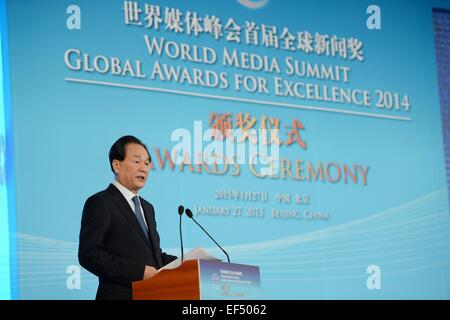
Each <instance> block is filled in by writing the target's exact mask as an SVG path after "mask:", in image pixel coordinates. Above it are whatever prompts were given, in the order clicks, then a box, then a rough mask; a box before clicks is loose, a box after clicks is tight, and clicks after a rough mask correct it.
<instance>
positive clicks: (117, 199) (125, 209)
mask: <svg viewBox="0 0 450 320" xmlns="http://www.w3.org/2000/svg"><path fill="white" fill-rule="evenodd" d="M107 190H108V192H110V193H111V195H112V196H113V197H112V198H113V201H114V203H115V204H116V205H117V206H118V207H119V209H120V212H121V213H122V214H123V215H124V216H125V218H126V219H127V220H128V222H129V223H130V224H131V225H132V226H133V227H134V228H135V229H136V232H138V233H139V234H140V235H141V237H142V239H143V240H144V241H145V243H146V244H147V245H148V246H149V247H150V243H149V242H148V238H147V237H146V236H145V234H144V231H142V228H141V226H140V225H139V222H138V221H137V218H136V215H135V213H134V212H133V210H132V209H131V207H130V205H129V204H128V202H127V200H126V199H125V197H124V196H123V195H122V193H120V191H119V190H118V189H117V188H116V187H115V186H114V185H113V184H110V185H109V187H108V189H107Z"/></svg>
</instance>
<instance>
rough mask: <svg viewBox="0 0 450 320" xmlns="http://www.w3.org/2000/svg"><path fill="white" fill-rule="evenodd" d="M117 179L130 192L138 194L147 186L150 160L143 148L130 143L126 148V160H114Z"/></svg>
mask: <svg viewBox="0 0 450 320" xmlns="http://www.w3.org/2000/svg"><path fill="white" fill-rule="evenodd" d="M113 168H114V171H115V172H116V179H117V181H119V182H120V183H121V184H122V185H123V186H124V187H125V188H127V189H128V190H130V191H132V192H134V193H137V192H138V191H139V189H142V188H143V187H144V186H145V182H146V181H147V177H148V172H149V170H150V158H149V156H148V153H147V151H146V150H145V148H144V147H143V146H141V145H140V144H137V143H129V144H127V145H126V146H125V159H123V161H119V160H113Z"/></svg>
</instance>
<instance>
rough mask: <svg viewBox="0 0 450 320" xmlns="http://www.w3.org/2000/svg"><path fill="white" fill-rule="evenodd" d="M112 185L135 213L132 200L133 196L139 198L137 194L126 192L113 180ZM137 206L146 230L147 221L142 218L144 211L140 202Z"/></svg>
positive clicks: (126, 190) (125, 189)
mask: <svg viewBox="0 0 450 320" xmlns="http://www.w3.org/2000/svg"><path fill="white" fill-rule="evenodd" d="M112 184H113V185H115V186H116V187H117V189H119V191H120V193H121V194H122V195H123V196H124V198H125V200H127V202H128V204H129V205H130V207H131V210H133V212H134V213H136V211H135V207H134V202H133V200H132V199H133V198H134V197H135V196H138V197H139V194H134V193H133V192H132V191H130V190H128V189H127V188H125V187H124V186H123V185H122V184H121V183H120V182H119V181H117V180H114V182H113V183H112ZM139 206H140V207H141V213H142V219H143V220H144V223H145V226H146V227H147V230H148V225H147V221H145V217H144V210H143V208H142V204H141V201H140V200H139Z"/></svg>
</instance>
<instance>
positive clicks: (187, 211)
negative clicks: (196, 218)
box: [186, 208, 193, 218]
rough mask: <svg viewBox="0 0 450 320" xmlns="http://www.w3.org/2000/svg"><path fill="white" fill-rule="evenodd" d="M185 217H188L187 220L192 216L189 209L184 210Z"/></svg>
mask: <svg viewBox="0 0 450 320" xmlns="http://www.w3.org/2000/svg"><path fill="white" fill-rule="evenodd" d="M186 215H187V216H188V217H189V218H192V216H193V214H192V211H191V209H189V208H188V209H186Z"/></svg>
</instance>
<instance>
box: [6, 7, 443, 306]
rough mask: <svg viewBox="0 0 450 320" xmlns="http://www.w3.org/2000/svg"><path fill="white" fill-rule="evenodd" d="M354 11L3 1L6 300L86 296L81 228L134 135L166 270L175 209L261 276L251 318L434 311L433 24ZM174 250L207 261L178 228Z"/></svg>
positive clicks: (439, 148) (384, 12)
mask: <svg viewBox="0 0 450 320" xmlns="http://www.w3.org/2000/svg"><path fill="white" fill-rule="evenodd" d="M372 4H373V3H371V2H369V1H359V0H354V1H309V0H303V1H287V0H286V1H275V0H260V1H256V0H253V1H250V0H239V1H206V0H197V1H180V0H173V1H159V0H152V1H118V0H114V1H112V0H107V1H106V0H95V1H92V0H91V1H88V0H79V1H67V0H60V1H51V0H40V1H31V0H21V1H8V8H7V9H8V11H7V13H8V29H9V30H8V36H9V63H10V69H11V72H10V82H11V108H12V123H13V131H12V136H13V139H14V140H13V141H14V154H13V157H14V168H15V176H14V178H15V210H14V212H12V211H11V212H10V218H13V219H14V221H15V223H16V230H13V231H12V232H14V239H15V243H16V245H15V246H14V247H13V248H12V251H11V260H12V261H13V262H16V263H17V268H18V273H17V276H16V277H14V278H13V279H12V280H11V281H12V282H11V286H12V288H13V290H15V292H17V297H18V298H21V299H91V298H93V297H94V296H95V290H96V287H97V279H96V278H95V277H94V276H93V275H91V274H90V273H88V272H87V271H86V270H84V269H83V268H81V267H80V266H79V264H78V259H77V250H78V235H79V228H80V221H81V212H82V208H83V204H84V201H85V200H86V199H87V197H89V196H90V195H91V194H93V193H95V192H98V191H100V190H102V189H104V188H106V187H107V186H108V184H109V183H110V182H112V180H113V175H112V172H111V170H110V168H109V163H108V151H109V148H110V146H111V145H112V143H113V142H114V141H115V140H116V139H117V138H119V137H120V136H122V135H126V134H132V135H135V136H137V137H139V138H140V139H141V140H142V141H144V142H145V143H146V144H147V146H148V148H149V151H150V154H151V157H152V159H153V162H152V169H151V172H150V175H149V180H148V183H147V186H146V187H145V188H144V189H143V190H142V191H141V195H142V196H143V197H144V198H146V199H148V200H149V201H150V202H152V203H153V205H154V207H155V210H156V220H157V223H158V231H159V234H160V236H161V244H162V247H163V249H164V250H165V251H166V252H169V253H172V254H176V255H180V251H179V246H180V244H179V243H180V240H179V234H178V219H179V216H178V213H177V207H178V205H184V206H185V207H188V208H190V209H191V210H192V212H193V214H194V216H195V218H196V219H197V221H198V222H199V223H201V224H202V225H203V226H204V227H205V228H206V229H207V230H208V231H209V232H210V233H211V234H212V235H213V236H214V237H215V238H216V239H217V241H218V242H219V243H220V244H221V245H223V246H224V248H225V250H226V251H227V252H228V254H229V255H230V258H231V261H232V262H235V263H240V264H249V265H256V266H259V268H260V274H261V294H260V296H261V297H262V298H265V299H448V298H450V272H449V265H450V220H449V209H448V191H447V182H446V181H447V179H446V168H445V156H444V141H443V130H442V124H441V105H440V100H439V86H438V76H437V75H438V65H437V63H436V49H435V48H436V46H439V44H436V46H435V37H434V34H435V33H434V22H433V8H442V9H448V8H449V7H450V6H449V4H448V2H445V1H409V0H408V1H406V0H404V1H377V3H376V5H372ZM443 12H444V13H445V10H444V11H443ZM447 17H448V15H447ZM447 19H448V18H447ZM447 30H448V29H447ZM441 36H442V35H441ZM443 37H444V38H443V39H444V40H442V43H445V39H447V43H448V31H447V32H446V33H445V32H444V33H443ZM437 39H438V38H436V41H437ZM442 90H444V92H445V90H446V89H445V87H444V89H442V88H441V91H442ZM447 92H448V87H447ZM0 141H1V140H0ZM183 235H184V244H185V247H186V249H185V250H188V249H189V248H195V247H198V246H201V247H205V248H206V250H207V251H209V252H210V253H212V254H214V255H216V256H217V257H219V258H221V259H225V256H224V255H223V253H222V252H221V251H220V250H219V249H217V248H216V247H215V246H214V243H212V242H211V241H210V239H209V238H207V236H206V235H205V234H204V233H203V232H202V231H201V230H200V229H199V228H198V227H197V226H196V225H195V224H194V223H193V221H189V220H188V219H187V217H186V216H183ZM230 290H232V288H231V289H230Z"/></svg>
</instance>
